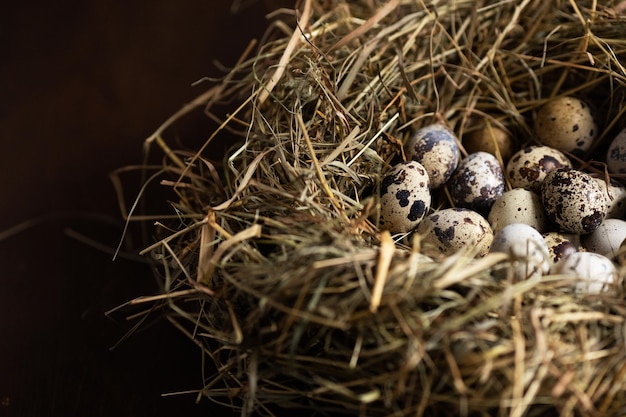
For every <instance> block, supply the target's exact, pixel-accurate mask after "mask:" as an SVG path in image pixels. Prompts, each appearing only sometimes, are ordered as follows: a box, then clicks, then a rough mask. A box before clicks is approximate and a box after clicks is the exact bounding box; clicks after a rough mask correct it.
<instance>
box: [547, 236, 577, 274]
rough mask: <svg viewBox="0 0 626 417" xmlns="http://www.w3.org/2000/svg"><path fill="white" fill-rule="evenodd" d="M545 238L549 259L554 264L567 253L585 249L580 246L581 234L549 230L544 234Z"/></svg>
mask: <svg viewBox="0 0 626 417" xmlns="http://www.w3.org/2000/svg"><path fill="white" fill-rule="evenodd" d="M543 240H545V242H546V244H547V245H548V253H549V254H550V259H549V260H550V263H551V264H552V266H554V265H556V263H557V262H558V261H560V260H561V259H563V258H565V257H566V256H567V255H569V254H571V253H574V252H579V251H580V250H582V249H583V248H582V246H580V236H578V235H575V234H567V233H559V232H548V233H544V234H543Z"/></svg>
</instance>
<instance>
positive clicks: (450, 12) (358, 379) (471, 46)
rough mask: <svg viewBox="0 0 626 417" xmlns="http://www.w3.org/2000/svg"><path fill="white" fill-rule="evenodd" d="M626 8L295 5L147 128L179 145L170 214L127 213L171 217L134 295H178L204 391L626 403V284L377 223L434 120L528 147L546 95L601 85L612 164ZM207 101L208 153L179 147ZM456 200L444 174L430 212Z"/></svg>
mask: <svg viewBox="0 0 626 417" xmlns="http://www.w3.org/2000/svg"><path fill="white" fill-rule="evenodd" d="M600 3H602V4H600ZM624 8H625V7H624V4H623V3H619V4H618V3H617V2H613V1H608V2H597V1H592V0H570V1H566V0H511V1H500V2H495V3H494V2H489V1H475V0H449V1H436V0H433V1H415V0H391V1H382V0H360V1H347V0H345V1H343V0H330V1H322V0H305V1H302V2H301V4H300V5H299V6H298V8H297V9H296V10H292V11H290V12H289V11H285V10H283V11H282V13H283V14H281V13H277V15H276V16H278V17H279V18H277V19H275V20H274V21H273V22H272V24H271V25H270V26H269V29H268V31H267V33H266V35H265V37H264V38H263V39H262V40H261V42H259V44H258V46H257V45H252V46H251V48H249V49H248V50H247V51H246V52H245V53H244V54H243V56H242V58H241V59H240V60H239V62H237V64H236V65H235V66H234V68H232V69H231V70H230V71H228V72H227V73H226V74H225V75H224V76H223V78H221V79H217V80H209V81H207V82H208V83H209V84H210V86H209V88H208V89H207V90H206V92H205V93H204V94H202V95H201V96H199V97H198V98H197V99H196V100H195V101H194V102H192V103H190V104H189V105H187V106H185V107H184V108H183V109H182V110H181V111H180V112H178V113H177V114H175V115H173V116H172V117H171V118H170V119H169V120H167V121H166V122H165V123H164V124H163V126H161V127H160V128H159V129H158V130H157V131H156V132H155V133H154V135H152V136H151V137H150V138H149V139H148V140H147V141H146V148H147V149H148V150H151V153H152V154H154V153H155V152H157V151H158V152H160V153H161V154H162V164H160V165H159V166H158V167H157V169H156V171H155V172H154V175H152V176H151V177H150V178H148V179H147V180H146V184H151V183H155V182H156V183H159V184H160V185H161V186H163V187H166V188H167V189H169V190H170V192H171V193H172V198H171V199H170V200H169V201H168V204H169V208H170V212H169V213H165V214H163V215H160V214H159V215H154V213H152V214H150V213H148V214H149V215H150V216H152V217H149V216H148V217H146V215H142V216H139V215H138V212H137V210H136V208H137V207H138V203H136V204H135V205H134V206H133V210H130V211H128V212H127V214H128V219H129V221H133V220H145V219H146V218H157V219H158V222H157V224H156V227H155V232H154V235H155V236H157V238H156V239H155V242H154V244H152V245H150V246H149V247H147V248H146V249H145V250H144V251H143V252H142V253H143V254H151V255H152V256H153V258H154V259H156V260H157V261H158V264H159V268H158V270H159V274H160V276H161V279H162V283H163V293H162V294H159V295H156V296H150V297H141V298H138V299H136V300H133V301H132V304H136V305H142V306H146V305H150V307H151V308H155V307H161V308H163V309H164V311H165V312H166V316H167V318H168V319H169V320H170V321H171V322H172V323H173V324H174V325H175V326H176V327H177V328H179V329H180V330H181V331H183V332H184V333H185V334H187V335H188V336H189V337H190V338H191V339H192V340H193V341H194V342H195V343H196V344H197V345H198V346H199V347H200V348H201V350H202V352H203V354H204V355H205V356H204V357H205V360H204V361H202V363H200V362H199V364H198V366H199V367H200V368H201V371H202V375H203V385H202V386H198V387H197V390H196V391H195V393H196V394H197V396H198V398H202V397H207V398H209V399H211V400H213V401H216V402H220V403H226V404H228V405H229V406H231V407H232V408H233V409H237V410H240V412H241V414H242V415H249V414H253V413H258V414H265V415H272V414H274V413H277V412H280V411H277V410H282V409H286V408H292V407H295V408H301V409H308V410H316V412H317V413H319V414H333V415H336V414H347V415H367V416H409V415H410V416H487V415H490V416H496V415H498V416H540V415H542V416H543V415H560V416H613V415H623V414H624V413H626V323H625V317H626V304H625V302H624V291H623V290H622V288H621V287H620V288H616V291H613V292H610V293H609V292H605V293H600V294H595V295H585V294H579V293H575V292H573V291H572V290H571V285H570V283H568V281H567V279H565V278H564V277H563V276H559V275H554V274H553V275H550V274H548V275H544V276H543V277H542V278H541V279H535V280H521V281H515V280H511V279H506V278H505V279H501V278H496V277H502V276H503V275H504V276H506V273H505V274H502V271H505V272H506V271H507V270H508V269H510V268H511V265H512V263H513V262H514V261H515V260H514V259H512V258H511V256H510V255H507V254H504V253H490V254H488V255H486V256H484V257H477V258H476V257H474V256H473V255H474V254H473V252H472V249H473V248H471V247H467V248H466V249H464V250H461V251H459V252H457V253H455V254H453V255H451V256H443V255H441V256H433V255H432V254H431V256H425V255H424V254H423V253H422V252H423V251H422V245H421V236H420V235H419V234H417V233H411V232H409V233H402V234H396V235H392V234H391V233H389V232H388V231H385V230H381V229H382V228H380V227H379V225H380V198H379V192H380V186H381V179H382V178H383V177H384V175H385V173H386V172H387V171H388V170H389V168H390V166H392V165H393V164H394V163H396V162H398V161H401V160H403V159H405V158H406V156H405V152H404V148H403V144H405V143H406V140H407V138H408V137H409V136H410V134H411V133H412V132H413V131H415V130H416V129H418V128H420V127H423V126H426V125H429V124H432V123H434V122H438V123H442V124H445V125H446V126H448V127H449V128H450V129H451V130H452V131H453V132H454V133H455V134H456V136H457V137H458V138H460V139H459V146H460V148H461V153H462V155H466V154H467V152H466V151H465V149H464V147H463V144H464V142H463V138H464V136H465V135H466V134H467V133H468V132H470V131H472V130H473V129H475V127H476V126H479V125H489V126H494V127H499V128H501V129H503V130H506V131H507V132H510V134H511V135H512V137H514V138H516V146H519V147H521V146H524V145H527V144H532V143H537V142H536V141H537V139H536V137H535V134H534V130H533V120H534V117H535V115H536V112H537V109H538V108H539V107H540V106H541V105H543V104H544V103H545V102H546V101H547V100H549V99H551V98H554V97H560V96H566V95H573V96H577V97H584V98H585V100H587V101H588V102H589V103H591V104H592V105H593V106H594V107H595V108H596V109H598V115H599V116H598V124H599V126H600V130H601V133H600V135H599V139H598V140H597V142H596V144H595V145H594V147H593V148H592V149H591V150H590V151H589V152H588V153H587V154H586V155H584V157H582V158H581V157H579V158H576V159H575V161H576V164H577V166H578V167H581V169H585V170H591V171H593V170H595V171H597V172H600V173H604V172H605V170H604V168H603V165H602V163H601V162H598V161H601V159H602V157H601V156H599V155H601V153H602V152H604V151H602V148H603V147H605V146H606V145H607V144H608V142H609V141H610V140H611V138H612V137H613V136H614V135H615V133H616V132H617V131H619V130H620V129H621V128H622V127H624V126H623V125H624V120H626V119H625V118H624V116H623V112H624V109H626V107H625V106H624V92H625V91H626V90H625V89H624V82H625V80H626V71H625V69H624V67H623V62H626V61H624V57H626V17H625V16H624V15H623V14H622V10H623V9H624ZM279 12H280V11H279ZM194 109H201V110H203V111H204V115H205V117H206V118H207V119H208V120H209V121H210V122H211V123H212V124H213V125H214V126H215V127H214V128H211V129H210V130H207V131H203V132H201V134H202V135H203V136H204V137H205V138H208V139H206V141H205V142H204V143H203V144H200V146H198V147H197V148H196V149H184V148H183V147H182V146H180V147H179V146H178V145H176V146H175V145H174V144H175V143H177V142H175V138H174V137H173V136H174V135H173V134H171V132H172V131H173V130H174V128H173V127H175V126H176V124H177V123H179V121H180V120H181V119H182V118H183V116H184V115H186V114H188V113H190V112H192V111H193V110H194ZM222 148H223V149H225V150H224V151H221V149H222ZM496 154H497V155H498V156H499V157H500V159H501V162H502V163H506V161H502V158H501V157H502V155H500V153H499V152H496ZM142 198H144V196H143V194H142V195H141V196H140V198H139V199H138V200H137V201H139V200H141V199H142ZM452 205H453V203H452V201H451V199H450V197H449V193H448V192H447V190H446V188H445V187H443V188H442V189H441V190H439V191H437V192H433V204H432V208H431V211H435V210H438V209H441V208H445V207H451V206H452ZM496 272H497V274H496ZM620 276H621V270H620ZM207 363H210V364H214V367H212V366H208V365H207ZM207 370H212V371H207ZM199 372H200V370H199ZM300 412H302V411H300Z"/></svg>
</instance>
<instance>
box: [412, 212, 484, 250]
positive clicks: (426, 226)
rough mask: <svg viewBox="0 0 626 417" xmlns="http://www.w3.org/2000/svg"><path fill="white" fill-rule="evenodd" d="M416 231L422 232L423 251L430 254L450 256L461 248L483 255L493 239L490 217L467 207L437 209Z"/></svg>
mask: <svg viewBox="0 0 626 417" xmlns="http://www.w3.org/2000/svg"><path fill="white" fill-rule="evenodd" d="M416 232H417V233H419V234H420V235H421V238H422V240H421V245H422V248H423V251H424V253H426V254H427V255H429V256H436V255H445V256H449V255H452V254H454V253H456V252H458V251H460V250H462V249H466V250H470V251H473V253H475V254H476V256H484V255H486V254H487V253H488V252H489V247H490V246H491V241H492V240H493V232H492V231H491V227H490V226H489V223H488V222H487V220H486V219H485V218H484V217H483V216H481V215H480V214H478V213H477V212H475V211H473V210H469V209H464V208H446V209H441V210H438V211H436V212H435V213H432V214H430V215H428V216H426V217H425V218H424V220H422V222H421V223H420V224H419V225H418V226H417V229H416Z"/></svg>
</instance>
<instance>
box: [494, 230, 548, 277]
mask: <svg viewBox="0 0 626 417" xmlns="http://www.w3.org/2000/svg"><path fill="white" fill-rule="evenodd" d="M490 252H491V253H495V252H503V253H507V254H509V255H510V256H511V265H512V268H513V275H514V279H515V280H516V281H520V280H524V279H532V278H540V277H541V276H543V274H545V273H547V272H549V271H550V262H549V252H548V245H547V244H546V242H545V240H544V239H543V236H541V233H539V232H538V231H537V229H535V228H534V227H532V226H529V225H527V224H523V223H513V224H509V225H506V226H504V227H503V228H502V229H500V230H499V231H498V232H496V233H495V235H494V237H493V242H492V244H491V249H490ZM504 272H506V271H504Z"/></svg>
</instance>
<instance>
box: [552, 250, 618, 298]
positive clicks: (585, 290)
mask: <svg viewBox="0 0 626 417" xmlns="http://www.w3.org/2000/svg"><path fill="white" fill-rule="evenodd" d="M556 273H558V274H563V275H567V276H570V277H574V278H576V280H575V282H574V291H575V292H576V293H581V294H600V293H602V292H607V291H611V290H612V287H613V285H614V283H615V282H616V281H617V270H616V268H615V265H614V264H613V262H611V260H610V259H609V258H607V257H605V256H602V255H600V254H598V253H593V252H576V253H572V254H570V255H568V256H566V257H565V258H563V259H561V260H560V261H559V262H557V264H556Z"/></svg>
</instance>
